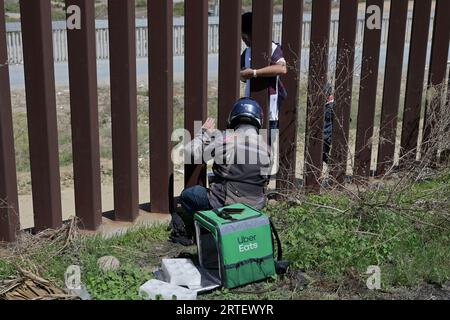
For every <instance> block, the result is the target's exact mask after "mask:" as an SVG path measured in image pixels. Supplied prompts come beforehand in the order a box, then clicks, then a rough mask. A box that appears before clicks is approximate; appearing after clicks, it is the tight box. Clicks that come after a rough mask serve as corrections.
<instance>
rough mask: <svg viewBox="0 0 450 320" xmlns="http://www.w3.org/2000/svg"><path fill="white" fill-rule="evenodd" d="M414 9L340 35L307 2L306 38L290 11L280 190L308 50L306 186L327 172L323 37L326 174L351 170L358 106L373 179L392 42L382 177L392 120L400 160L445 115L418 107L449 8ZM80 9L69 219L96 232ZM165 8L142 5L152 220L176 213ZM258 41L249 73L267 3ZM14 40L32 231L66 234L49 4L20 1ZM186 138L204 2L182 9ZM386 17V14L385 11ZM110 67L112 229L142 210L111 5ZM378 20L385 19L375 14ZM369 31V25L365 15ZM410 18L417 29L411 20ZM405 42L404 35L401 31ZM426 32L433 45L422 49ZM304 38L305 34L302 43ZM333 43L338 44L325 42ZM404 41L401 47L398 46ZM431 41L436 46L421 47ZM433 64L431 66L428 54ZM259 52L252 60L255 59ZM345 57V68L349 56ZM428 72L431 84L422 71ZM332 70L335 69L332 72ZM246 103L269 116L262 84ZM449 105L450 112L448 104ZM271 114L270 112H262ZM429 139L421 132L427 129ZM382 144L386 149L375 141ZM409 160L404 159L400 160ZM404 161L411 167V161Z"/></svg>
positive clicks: (350, 1)
mask: <svg viewBox="0 0 450 320" xmlns="http://www.w3.org/2000/svg"><path fill="white" fill-rule="evenodd" d="M408 3H409V1H408V0H396V1H391V7H390V10H389V17H388V23H384V24H383V28H382V30H379V29H377V28H375V29H372V28H369V27H368V26H367V25H366V24H364V27H363V29H364V34H363V35H361V34H359V31H358V30H360V29H361V28H360V27H358V25H359V24H360V21H359V20H360V19H359V14H358V1H357V0H346V1H341V2H340V9H339V13H338V16H339V17H338V20H339V23H338V30H334V29H335V28H336V26H334V24H332V23H331V21H332V14H331V10H332V9H331V0H315V1H314V2H313V7H312V17H311V23H310V25H309V27H307V28H306V27H303V26H304V21H303V16H304V15H303V13H304V12H303V0H284V1H283V19H282V25H283V26H282V37H281V44H282V47H283V49H284V51H285V58H286V60H287V64H288V73H287V74H286V75H284V76H283V81H284V83H285V85H286V87H287V89H288V91H289V95H288V98H287V100H286V101H284V105H283V108H282V109H281V111H280V131H279V132H280V136H279V141H280V170H279V174H278V177H277V187H278V188H280V189H290V188H292V186H295V185H296V169H297V168H296V162H297V157H298V154H297V153H298V152H297V149H298V144H297V138H298V136H299V135H298V122H299V121H300V120H303V119H299V103H300V102H299V101H300V99H299V87H300V86H299V84H300V78H301V77H300V73H301V72H302V71H303V72H304V71H306V70H301V69H302V68H303V67H302V66H301V65H300V61H301V54H302V47H304V41H305V39H309V40H308V41H310V43H309V47H310V49H309V67H308V70H307V72H308V81H307V87H308V88H307V114H306V133H305V137H304V138H305V150H304V153H305V159H306V161H305V164H304V170H303V172H304V186H305V187H306V188H305V189H306V190H308V191H317V190H319V189H320V181H319V176H320V175H321V172H322V170H323V161H322V148H323V128H324V105H323V103H322V102H323V101H324V99H325V95H324V92H323V88H324V86H325V85H326V84H327V81H328V79H329V77H330V75H329V73H330V72H331V71H330V70H329V68H328V61H329V59H330V55H331V54H332V52H333V51H332V50H331V49H330V42H332V41H333V40H332V39H330V28H331V27H333V30H334V31H332V34H335V33H336V31H337V52H335V53H334V54H335V55H336V69H335V77H334V79H335V82H336V84H339V85H338V86H337V85H336V86H335V87H336V92H335V97H336V109H335V121H336V122H337V123H339V126H337V125H335V126H334V129H333V130H334V131H333V141H332V151H331V160H330V161H331V162H332V163H341V162H346V161H347V159H348V157H349V149H350V148H349V132H350V118H351V108H352V104H353V103H355V104H356V105H357V107H358V119H357V120H358V121H357V129H356V130H357V131H356V150H357V152H356V153H355V155H354V159H353V160H354V164H355V167H354V168H353V169H354V173H355V174H358V175H359V176H363V177H369V176H371V175H373V174H374V173H373V172H371V156H372V154H373V152H374V151H373V150H372V143H371V141H372V139H373V137H374V134H375V133H374V131H375V130H374V128H375V127H376V126H378V125H379V124H376V123H375V122H376V121H375V110H376V105H377V104H376V103H377V90H378V88H380V86H381V84H380V83H379V79H378V70H379V68H378V65H379V62H380V59H381V57H380V48H381V42H382V37H384V35H385V34H387V50H386V65H385V73H384V87H383V94H382V99H381V100H382V101H381V106H382V114H381V125H380V136H381V138H380V145H379V148H378V155H377V156H378V157H377V170H376V171H377V172H375V173H376V174H380V173H383V172H385V171H386V169H387V167H389V166H391V165H392V164H393V163H394V157H395V145H396V137H397V135H398V133H397V131H396V130H397V122H398V118H399V112H400V110H401V109H402V108H403V109H404V115H403V120H402V121H403V126H402V131H401V142H400V144H401V148H400V154H401V155H405V154H408V153H411V151H413V153H414V154H416V153H415V152H414V151H415V150H417V149H418V148H419V146H420V145H419V141H422V139H421V137H419V132H420V131H421V130H420V123H421V121H420V119H421V113H422V110H424V109H425V108H426V109H427V110H428V112H427V113H426V115H429V114H430V112H431V113H433V112H435V113H436V112H438V111H440V110H438V108H439V107H440V106H439V105H435V104H425V103H423V95H424V86H427V85H428V86H431V85H438V84H442V83H444V82H446V81H448V78H447V60H448V52H449V37H450V19H448V18H447V14H448V12H450V1H448V0H436V1H435V6H433V3H434V2H432V0H415V1H414V9H413V13H412V17H411V15H410V14H409V13H408ZM66 4H67V5H68V6H69V5H78V6H79V7H80V8H81V14H82V19H81V21H82V25H81V29H80V30H76V29H75V30H65V31H64V32H66V33H67V52H68V55H67V59H68V64H69V82H70V93H71V94H70V106H71V127H72V148H73V168H74V185H75V207H76V215H77V217H78V218H79V219H80V221H81V226H82V227H83V228H85V229H89V230H96V229H97V228H98V227H99V226H100V224H101V221H102V212H101V192H102V191H101V181H100V151H99V149H100V146H99V127H98V93H97V69H96V59H97V50H98V48H97V46H98V44H97V42H98V39H97V34H96V27H95V7H94V2H93V1H91V0H66ZM366 5H367V6H371V5H375V6H378V7H379V8H380V9H381V10H383V8H384V1H383V0H367V2H366ZM172 8H173V1H171V0H148V17H149V29H148V30H149V32H148V49H145V50H148V59H149V65H151V66H152V67H151V68H149V83H150V86H151V90H149V92H150V99H149V101H150V102H149V112H150V121H149V130H150V145H149V148H150V149H151V151H152V152H150V163H151V165H150V184H151V187H150V190H151V191H150V192H151V194H150V198H151V206H150V207H151V211H153V212H160V213H170V212H171V210H172V209H173V206H174V191H173V190H174V186H173V183H174V178H173V164H172V162H171V148H172V141H171V133H172V126H173V82H174V80H173V52H174V41H173V39H174V18H173V10H172ZM4 10H5V9H4V0H0V199H1V200H0V241H14V240H15V239H16V234H17V232H18V230H20V221H19V210H20V208H19V201H18V191H17V176H16V175H17V174H16V167H15V153H14V132H13V121H12V103H11V88H10V82H9V67H8V40H7V30H6V23H5V15H4ZM241 10H242V3H241V0H226V1H221V2H220V17H219V29H218V33H219V39H218V45H219V86H218V126H219V128H221V129H223V128H224V127H225V124H226V117H227V114H228V112H229V110H230V108H231V106H232V103H233V101H235V100H236V99H237V98H238V97H239V94H240V92H239V88H240V87H239V81H240V79H239V68H240V53H241V39H240V15H241ZM252 10H253V14H254V20H253V21H254V22H253V23H254V30H257V31H255V32H254V36H253V44H252V47H253V49H254V50H253V53H254V56H253V57H252V58H253V59H252V60H253V63H254V66H255V67H263V66H265V65H267V63H268V61H267V57H268V56H270V52H271V41H272V36H273V32H274V30H273V17H274V15H273V0H258V1H254V2H253V9H252ZM20 12H21V41H22V42H23V43H22V44H23V48H22V50H23V62H24V72H25V90H26V106H27V120H28V135H29V144H30V163H31V178H32V196H33V207H34V225H35V231H40V230H43V229H46V228H58V227H60V226H61V224H62V209H61V190H60V169H59V161H58V153H59V151H58V131H57V118H56V97H55V78H54V47H53V33H52V21H51V1H50V0H33V1H30V0H21V1H20ZM185 14H186V16H185V29H184V36H185V52H184V54H185V65H186V69H185V79H184V82H185V111H184V112H185V128H187V129H188V130H189V131H191V132H192V131H193V130H194V126H193V122H194V121H202V120H205V117H206V115H207V112H208V96H207V88H208V83H207V79H208V53H209V49H208V1H207V0H186V1H185ZM381 14H382V13H381ZM108 17H109V18H108V20H109V24H108V34H109V37H108V50H109V52H108V56H109V57H110V73H111V77H110V81H111V111H112V144H113V172H114V175H113V180H114V181H113V185H114V208H115V209H114V213H115V218H116V219H117V220H120V221H133V220H135V219H136V217H137V215H138V211H139V196H138V153H137V114H136V112H137V92H136V56H137V50H140V49H139V46H136V42H137V33H136V22H135V21H136V19H135V2H134V0H120V1H119V0H115V1H109V6H108ZM382 17H383V14H382ZM364 19H365V20H369V19H371V16H370V14H369V13H367V14H366V16H365V18H364ZM410 19H412V22H410ZM410 27H411V30H410V31H409V28H410ZM430 29H431V30H432V39H431V40H432V41H431V42H430ZM305 34H307V35H308V36H307V37H305ZM333 37H334V36H333ZM406 38H407V39H406ZM358 39H362V41H363V43H362V45H363V49H362V66H361V75H360V83H359V90H358V91H359V97H358V101H352V99H353V96H354V95H353V89H354V81H353V80H354V78H355V75H354V74H353V67H354V63H355V59H356V58H355V51H356V49H355V48H356V45H357V41H358ZM407 41H409V42H410V48H409V55H408V61H409V62H408V67H407V70H404V68H403V60H404V58H405V57H404V49H405V42H407ZM429 43H431V47H430V46H429ZM429 49H430V50H431V52H430V57H431V58H430V60H429V61H427V52H428V51H429ZM256 53H258V54H256ZM344 56H345V59H344V58H343V57H344ZM427 65H429V71H428V79H425V76H426V74H427V72H426V68H427ZM333 72H334V71H333ZM402 72H407V79H406V85H405V88H406V92H405V102H404V105H400V101H401V99H400V95H401V83H402ZM251 95H252V96H253V97H254V98H256V99H257V100H258V101H259V102H260V103H261V105H262V106H263V107H264V109H265V110H267V108H268V106H267V95H268V92H267V86H266V84H265V82H264V80H263V79H256V81H254V82H253V85H252V87H251ZM444 105H445V104H444ZM446 107H448V104H446ZM266 114H267V112H266ZM423 131H424V133H423V136H424V138H425V139H426V138H427V137H428V135H429V134H430V131H429V129H427V128H425V130H423ZM381 141H382V142H381ZM405 159H406V160H405ZM405 159H404V158H401V160H400V161H401V162H402V161H407V158H405ZM205 173H206V166H205V165H186V167H185V184H186V185H194V184H203V185H205V184H206V177H205ZM331 174H332V175H333V176H334V177H335V178H336V179H337V180H340V181H343V179H344V177H345V176H346V174H347V172H346V169H345V167H344V168H342V167H335V168H332V170H331Z"/></svg>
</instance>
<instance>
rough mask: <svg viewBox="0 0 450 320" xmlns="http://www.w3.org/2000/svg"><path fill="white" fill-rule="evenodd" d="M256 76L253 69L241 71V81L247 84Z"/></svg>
mask: <svg viewBox="0 0 450 320" xmlns="http://www.w3.org/2000/svg"><path fill="white" fill-rule="evenodd" d="M253 76H254V74H253V70H252V69H249V68H248V69H244V70H242V71H241V81H242V82H245V81H247V80H248V79H251V78H253Z"/></svg>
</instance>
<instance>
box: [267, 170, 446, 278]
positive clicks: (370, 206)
mask: <svg viewBox="0 0 450 320" xmlns="http://www.w3.org/2000/svg"><path fill="white" fill-rule="evenodd" d="M424 190H426V191H427V192H426V194H427V195H428V200H429V201H432V200H439V199H441V200H442V199H449V198H450V175H449V174H446V175H444V176H443V177H442V178H440V179H437V180H434V181H431V182H424V183H421V184H417V185H415V186H414V187H413V188H411V189H408V190H406V191H402V192H399V193H398V194H394V195H393V199H392V202H391V203H393V204H394V206H395V207H398V208H401V209H400V210H398V209H395V208H392V209H390V208H389V207H391V206H389V207H387V206H383V205H380V204H382V203H384V202H386V201H387V199H388V197H389V194H390V192H388V191H387V190H386V191H381V192H377V193H374V192H367V193H365V194H364V198H363V199H365V200H364V201H366V203H365V204H360V203H357V202H354V201H352V200H350V199H349V198H346V197H343V196H310V197H309V199H308V200H309V201H308V202H309V203H314V204H320V205H326V206H333V207H336V208H338V209H340V210H343V211H345V213H340V212H337V211H335V210H330V209H326V208H320V207H317V206H315V205H306V204H305V205H302V206H289V205H287V204H284V205H282V206H280V205H277V207H273V208H271V209H270V212H271V213H272V215H273V216H274V218H275V220H276V221H277V224H278V225H279V227H280V230H281V237H282V240H283V243H284V246H285V251H286V256H287V258H288V260H290V261H291V262H292V263H293V266H294V267H295V268H297V269H301V270H305V271H314V272H319V273H321V274H323V275H325V276H326V277H327V278H328V279H330V280H332V281H342V280H343V279H344V278H345V277H346V275H347V274H348V273H349V272H352V270H356V272H357V273H358V274H363V273H365V272H366V270H367V267H369V266H371V265H377V266H380V267H381V269H382V274H383V276H384V277H383V285H384V286H385V287H390V286H415V285H418V284H420V283H421V282H422V281H426V282H429V283H436V284H443V283H445V282H446V281H449V280H450V236H449V229H450V225H449V223H448V220H447V221H446V222H445V221H442V219H441V218H440V217H439V214H442V213H443V212H445V210H448V204H446V205H447V208H441V209H439V208H434V209H417V211H416V212H415V213H414V216H413V218H412V217H411V216H410V215H406V214H401V213H400V212H407V213H409V211H408V210H413V208H414V207H413V204H414V203H415V202H417V201H418V200H419V199H421V200H423V199H426V197H425V193H424ZM429 190H440V192H438V191H436V192H434V193H431V194H430V192H429ZM402 210H403V211H402ZM432 225H441V226H443V227H445V229H443V230H441V229H437V228H435V227H433V226H432Z"/></svg>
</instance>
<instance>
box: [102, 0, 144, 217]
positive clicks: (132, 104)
mask: <svg viewBox="0 0 450 320" xmlns="http://www.w3.org/2000/svg"><path fill="white" fill-rule="evenodd" d="M108 18H109V46H110V48H109V49H110V69H111V114H112V139H113V175H114V211H115V216H116V219H118V220H122V221H133V220H134V219H135V218H136V217H137V215H138V213H139V192H138V188H139V184H138V151H137V88H136V87H137V81H136V28H135V26H136V20H135V2H134V0H121V1H117V0H109V2H108Z"/></svg>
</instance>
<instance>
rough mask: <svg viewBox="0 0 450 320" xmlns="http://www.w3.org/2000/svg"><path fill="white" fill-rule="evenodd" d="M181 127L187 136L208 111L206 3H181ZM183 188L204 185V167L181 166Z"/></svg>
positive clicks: (192, 0) (204, 0) (202, 0)
mask: <svg viewBox="0 0 450 320" xmlns="http://www.w3.org/2000/svg"><path fill="white" fill-rule="evenodd" d="M184 65H185V69H184V77H185V78H184V79H185V80H184V84H185V86H184V91H185V94H184V97H185V98H184V99H185V103H184V108H185V109H184V125H185V129H186V130H188V131H189V133H190V134H191V138H194V135H195V134H196V133H197V132H194V122H195V121H200V122H203V121H205V120H206V116H207V111H208V96H207V95H208V1H207V0H186V1H185V63H184ZM184 180H185V184H186V186H189V187H190V186H194V185H198V184H199V185H203V186H206V165H205V164H200V165H196V164H187V165H185V173H184Z"/></svg>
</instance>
